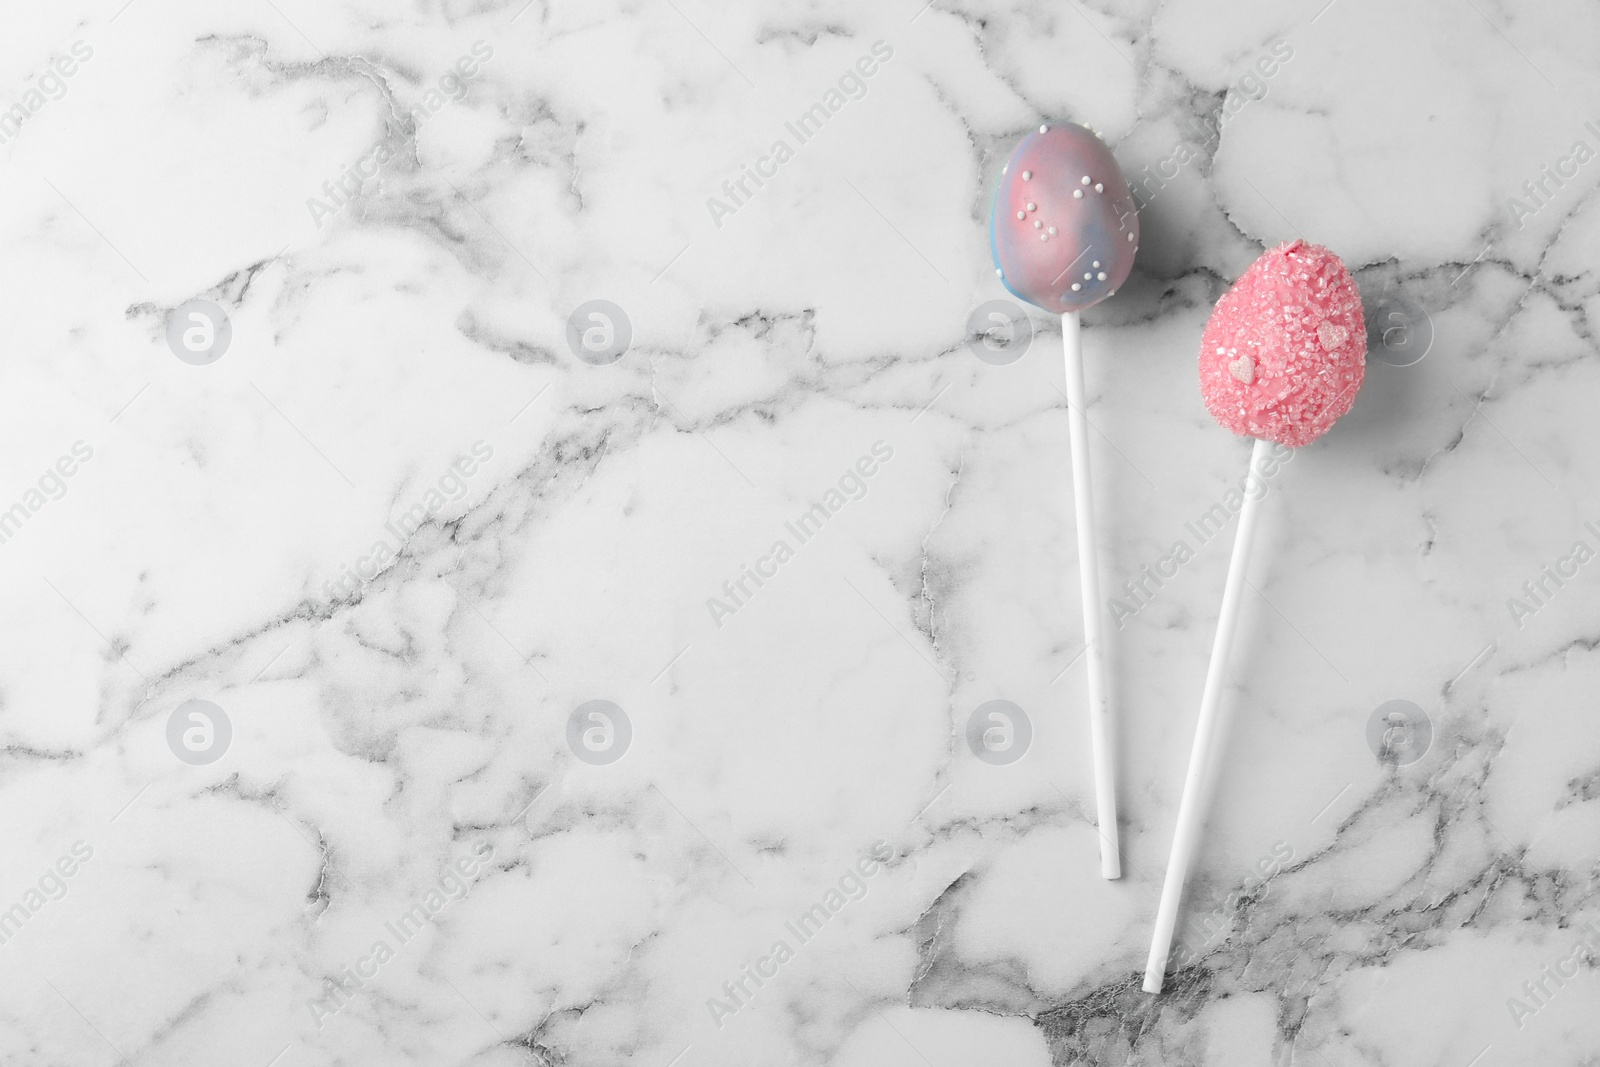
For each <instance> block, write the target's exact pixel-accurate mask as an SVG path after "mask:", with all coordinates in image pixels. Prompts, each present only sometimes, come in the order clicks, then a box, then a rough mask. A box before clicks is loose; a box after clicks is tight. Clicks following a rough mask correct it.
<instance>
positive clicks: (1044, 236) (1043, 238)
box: [1039, 233, 1050, 241]
mask: <svg viewBox="0 0 1600 1067" xmlns="http://www.w3.org/2000/svg"><path fill="white" fill-rule="evenodd" d="M1039 240H1041V241H1048V240H1050V235H1049V234H1047V233H1041V234H1040V235H1039Z"/></svg>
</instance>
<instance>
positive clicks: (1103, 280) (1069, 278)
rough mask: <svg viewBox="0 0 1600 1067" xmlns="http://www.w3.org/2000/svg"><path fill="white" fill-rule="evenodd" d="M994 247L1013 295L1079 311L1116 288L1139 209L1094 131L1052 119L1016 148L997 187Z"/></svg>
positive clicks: (1133, 243) (1129, 257)
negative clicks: (1052, 120)
mask: <svg viewBox="0 0 1600 1067" xmlns="http://www.w3.org/2000/svg"><path fill="white" fill-rule="evenodd" d="M989 246H990V248H991V250H992V251H993V252H994V263H995V268H996V271H997V273H998V274H999V275H1000V280H1001V281H1002V282H1004V283H1005V287H1006V288H1007V289H1009V290H1010V291H1011V293H1012V295H1014V296H1017V297H1020V298H1021V299H1023V300H1026V301H1027V302H1028V303H1030V304H1036V305H1038V306H1039V307H1042V308H1044V309H1045V310H1046V311H1054V312H1057V313H1064V312H1068V311H1082V310H1083V309H1084V308H1086V307H1091V306H1093V305H1094V304H1098V303H1099V302H1100V301H1102V300H1104V299H1105V298H1106V297H1108V296H1110V295H1111V294H1112V293H1114V292H1116V291H1117V287H1118V286H1120V285H1121V284H1122V283H1123V282H1124V281H1126V280H1127V278H1128V274H1129V273H1130V272H1131V271H1132V270H1133V254H1134V253H1135V252H1137V251H1138V250H1139V213H1138V210H1137V208H1136V207H1135V206H1134V202H1133V195H1132V194H1131V193H1130V192H1129V191H1128V183H1127V182H1126V181H1124V180H1123V178H1122V171H1121V170H1120V169H1119V168H1118V167H1117V161H1116V159H1115V158H1113V157H1112V155H1111V150H1110V149H1109V148H1107V147H1106V146H1105V145H1104V144H1102V143H1101V141H1100V138H1098V137H1096V136H1095V135H1094V131H1092V130H1089V129H1086V128H1085V127H1083V126H1078V125H1076V124H1074V123H1071V122H1052V123H1049V124H1047V125H1044V126H1040V127H1039V128H1038V130H1037V131H1033V132H1030V133H1029V134H1028V135H1027V136H1026V137H1024V138H1023V139H1022V143H1020V144H1019V145H1017V147H1016V151H1014V152H1012V153H1011V159H1010V160H1009V161H1008V162H1007V163H1006V167H1005V170H1004V171H1003V172H1002V173H1001V176H1000V188H999V189H998V190H997V191H996V193H995V198H994V211H993V214H992V215H991V217H990V220H989Z"/></svg>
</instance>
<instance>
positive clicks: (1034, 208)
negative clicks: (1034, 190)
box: [1028, 200, 1039, 211]
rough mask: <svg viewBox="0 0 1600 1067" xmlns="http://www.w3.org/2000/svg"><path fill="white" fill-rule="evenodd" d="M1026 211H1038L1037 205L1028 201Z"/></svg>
mask: <svg viewBox="0 0 1600 1067" xmlns="http://www.w3.org/2000/svg"><path fill="white" fill-rule="evenodd" d="M1028 210H1029V211H1038V210H1039V206H1038V205H1037V204H1035V203H1033V202H1032V201H1031V200H1030V201H1029V202H1028Z"/></svg>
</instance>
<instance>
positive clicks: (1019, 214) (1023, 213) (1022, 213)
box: [1017, 211, 1028, 219]
mask: <svg viewBox="0 0 1600 1067" xmlns="http://www.w3.org/2000/svg"><path fill="white" fill-rule="evenodd" d="M1027 217H1028V213H1027V212H1026V211H1019V212H1017V218H1019V219H1025V218H1027Z"/></svg>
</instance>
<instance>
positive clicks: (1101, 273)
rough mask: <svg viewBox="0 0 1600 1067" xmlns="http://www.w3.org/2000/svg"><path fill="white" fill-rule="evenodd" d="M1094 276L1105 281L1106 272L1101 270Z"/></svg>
mask: <svg viewBox="0 0 1600 1067" xmlns="http://www.w3.org/2000/svg"><path fill="white" fill-rule="evenodd" d="M1095 277H1096V278H1099V279H1100V280H1101V281H1105V280H1106V272H1105V271H1101V272H1100V273H1099V274H1096V275H1095Z"/></svg>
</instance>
